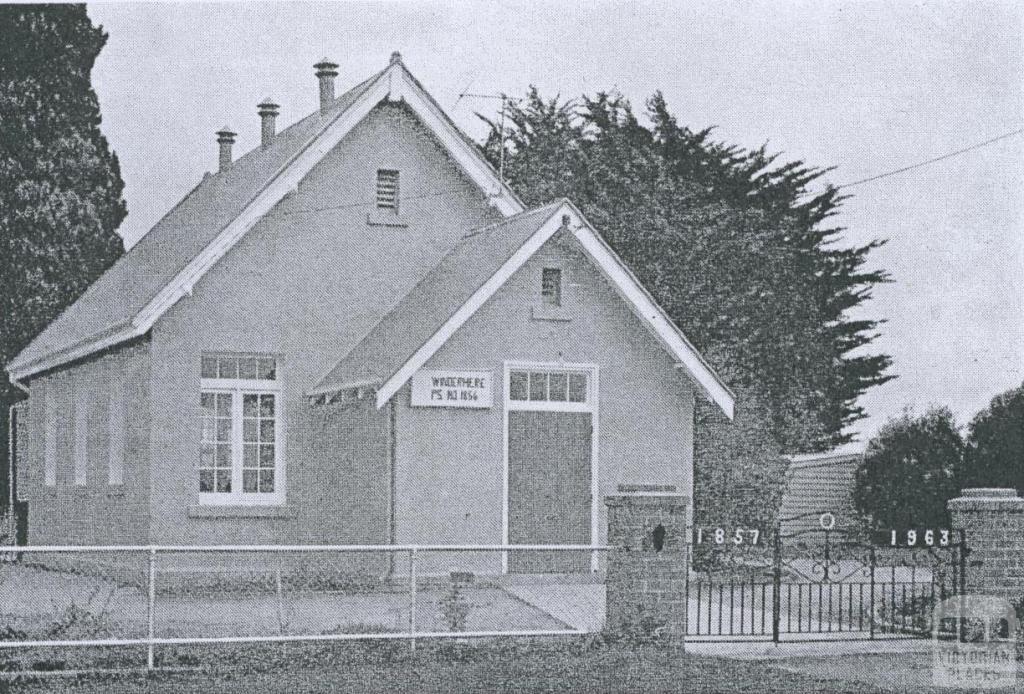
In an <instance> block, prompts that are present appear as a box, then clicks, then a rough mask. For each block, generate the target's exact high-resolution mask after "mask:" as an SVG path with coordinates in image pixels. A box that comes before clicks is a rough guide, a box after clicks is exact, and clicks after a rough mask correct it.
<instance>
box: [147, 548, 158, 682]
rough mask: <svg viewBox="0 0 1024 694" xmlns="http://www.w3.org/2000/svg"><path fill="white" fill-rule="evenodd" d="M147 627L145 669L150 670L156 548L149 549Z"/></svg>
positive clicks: (154, 612)
mask: <svg viewBox="0 0 1024 694" xmlns="http://www.w3.org/2000/svg"><path fill="white" fill-rule="evenodd" d="M147 618H148V622H149V624H148V628H147V637H146V640H147V641H148V644H147V645H146V669H147V670H152V669H153V666H154V653H153V648H154V644H153V639H154V637H155V634H156V628H155V627H156V548H150V550H149V606H148V614H147Z"/></svg>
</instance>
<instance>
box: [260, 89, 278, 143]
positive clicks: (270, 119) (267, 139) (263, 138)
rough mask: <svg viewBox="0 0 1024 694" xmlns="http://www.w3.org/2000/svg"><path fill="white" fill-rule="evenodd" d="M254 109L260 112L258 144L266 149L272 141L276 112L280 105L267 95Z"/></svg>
mask: <svg viewBox="0 0 1024 694" xmlns="http://www.w3.org/2000/svg"><path fill="white" fill-rule="evenodd" d="M256 109H257V112H258V113H259V114H260V144H261V146H262V147H263V149H266V148H267V147H269V146H270V145H271V143H272V142H273V141H274V135H275V133H276V132H277V131H276V119H277V114H279V113H280V112H281V107H280V106H278V105H277V104H276V103H274V100H273V99H271V98H270V97H269V96H268V97H267V98H265V99H264V100H263V101H261V102H259V103H258V104H257V105H256Z"/></svg>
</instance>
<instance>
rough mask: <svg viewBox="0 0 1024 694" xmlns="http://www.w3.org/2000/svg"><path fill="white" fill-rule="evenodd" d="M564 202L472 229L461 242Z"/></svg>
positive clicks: (546, 204) (463, 236)
mask: <svg viewBox="0 0 1024 694" xmlns="http://www.w3.org/2000/svg"><path fill="white" fill-rule="evenodd" d="M564 202H566V199H565V198H559V199H558V200H554V201H552V202H549V203H545V204H543V205H541V206H539V207H531V208H530V209H528V210H523V211H522V212H516V213H515V214H514V215H511V216H510V217H505V219H501V220H498V221H497V222H492V223H490V224H485V225H483V226H479V227H475V228H473V229H470V230H469V231H467V232H466V233H465V234H463V235H462V237H461V238H460V239H459V240H460V241H462V240H463V239H471V238H473V237H474V236H479V235H480V234H483V233H485V232H487V231H490V230H491V229H495V228H497V227H500V226H504V225H506V224H508V223H509V222H516V221H519V220H520V219H522V218H523V217H527V216H529V215H532V214H537V213H539V212H541V211H543V210H544V209H545V208H548V207H557V206H558V205H560V204H562V203H564Z"/></svg>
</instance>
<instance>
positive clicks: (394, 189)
mask: <svg viewBox="0 0 1024 694" xmlns="http://www.w3.org/2000/svg"><path fill="white" fill-rule="evenodd" d="M377 209H379V210H391V211H392V212H394V213H396V214H397V213H398V171H396V170H394V169H377Z"/></svg>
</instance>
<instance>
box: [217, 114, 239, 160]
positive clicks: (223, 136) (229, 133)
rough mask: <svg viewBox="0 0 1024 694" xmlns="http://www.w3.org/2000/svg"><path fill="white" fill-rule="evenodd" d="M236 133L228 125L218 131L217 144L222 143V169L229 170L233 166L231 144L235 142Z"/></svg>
mask: <svg viewBox="0 0 1024 694" xmlns="http://www.w3.org/2000/svg"><path fill="white" fill-rule="evenodd" d="M237 134H238V133H236V132H235V131H234V130H232V129H231V128H229V127H228V126H226V125H225V126H224V127H223V128H221V129H220V130H218V131H217V144H219V145H220V170H221V171H227V170H228V169H229V168H230V167H231V145H233V144H235V136H236V135H237Z"/></svg>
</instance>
